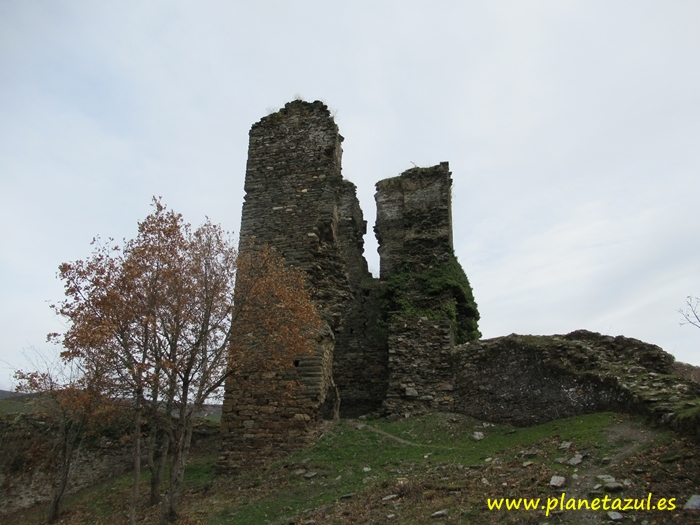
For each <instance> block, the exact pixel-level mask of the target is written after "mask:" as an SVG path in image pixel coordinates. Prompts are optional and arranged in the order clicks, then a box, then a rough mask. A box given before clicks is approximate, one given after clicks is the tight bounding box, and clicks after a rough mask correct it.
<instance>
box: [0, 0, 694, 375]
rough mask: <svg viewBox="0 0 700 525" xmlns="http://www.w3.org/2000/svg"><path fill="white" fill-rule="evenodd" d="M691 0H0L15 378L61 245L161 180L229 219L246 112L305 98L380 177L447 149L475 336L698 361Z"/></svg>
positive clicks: (7, 320)
mask: <svg viewBox="0 0 700 525" xmlns="http://www.w3.org/2000/svg"><path fill="white" fill-rule="evenodd" d="M699 27H700V3H698V2H696V1H688V2H683V1H674V2H666V1H658V2H644V1H639V0H634V1H617V2H609V1H601V2H596V1H592V0H585V1H581V2H575V1H553V2H546V1H537V2H515V1H513V2H498V1H489V2H481V1H479V2H466V1H465V2H456V1H453V2H447V1H443V2H440V1H437V2H436V1H434V0H433V1H425V2H412V1H407V0H402V1H392V2H390V1H384V2H382V1H377V0H372V1H369V2H361V1H353V2H345V3H344V4H343V5H341V3H340V2H328V1H319V2H310V1H309V2H302V1H290V0H285V1H280V2H268V1H257V2H233V1H205V0H203V1H198V2H184V1H167V2H166V1H146V2H144V1H125V0H120V1H112V2H106V1H105V2H88V1H86V2H80V1H69V2H62V1H48V0H47V1H43V2H41V1H31V0H2V1H0V388H4V389H7V388H9V387H10V377H11V375H12V370H13V369H14V368H27V366H28V365H27V363H26V361H25V360H24V357H23V356H22V352H23V351H25V352H26V351H29V352H30V353H31V352H32V349H36V350H38V351H39V352H48V351H50V346H49V345H47V343H46V342H45V336H46V334H47V333H48V332H53V331H62V330H64V329H65V327H64V326H63V325H62V324H61V322H60V320H59V319H57V318H55V316H54V314H53V313H52V312H51V310H50V309H49V307H48V302H51V301H58V300H60V299H61V298H62V297H63V289H62V286H61V283H60V282H59V281H58V280H57V279H56V271H57V267H58V265H59V264H60V263H61V262H65V261H73V260H76V259H80V258H85V257H86V256H88V255H89V253H90V250H91V247H90V241H91V240H92V238H93V237H94V236H95V235H98V234H99V235H101V236H102V237H109V236H111V237H114V238H117V239H121V238H124V237H127V238H131V237H133V236H135V234H136V224H137V221H139V220H142V219H143V218H144V217H145V216H146V215H147V214H148V213H149V212H150V208H149V203H150V201H151V197H152V196H153V195H159V196H162V197H163V201H164V202H165V203H166V204H167V205H168V206H169V207H171V208H173V209H175V210H176V211H178V212H181V213H182V214H183V215H184V217H185V220H186V221H188V222H190V223H192V224H193V225H195V226H196V225H199V224H200V223H201V222H202V221H203V220H204V218H205V216H209V217H210V218H211V219H212V221H214V222H217V223H221V224H222V225H223V226H224V227H225V228H226V229H228V230H233V231H238V228H239V226H240V213H241V205H242V200H243V180H244V175H245V165H246V152H247V147H248V130H249V129H250V126H251V125H252V124H253V123H255V122H256V121H258V120H259V119H260V118H262V117H263V116H265V115H266V114H267V113H268V112H269V111H270V110H271V109H273V108H274V109H277V108H279V107H281V106H283V105H284V104H285V103H286V102H288V101H290V100H292V99H293V98H295V96H297V95H298V96H301V97H303V98H304V99H305V100H308V101H313V100H316V99H322V100H324V101H325V102H326V103H327V104H328V105H329V107H330V108H332V109H333V110H334V111H335V112H336V122H337V123H338V125H339V127H340V132H341V133H342V135H343V136H344V137H345V142H344V143H343V148H344V156H343V173H344V176H345V178H347V179H349V180H351V181H352V182H354V183H355V184H356V185H357V187H358V195H359V198H360V201H361V204H362V208H363V210H364V213H365V218H366V219H367V221H368V224H369V228H368V230H369V233H368V235H367V237H366V244H365V253H366V257H367V259H368V261H369V264H370V268H371V269H373V270H374V271H375V273H376V272H377V270H378V256H377V253H376V241H375V240H374V237H373V234H372V229H371V226H372V225H373V224H374V218H375V204H374V184H375V182H377V181H378V180H380V179H383V178H386V177H392V176H395V175H398V174H399V173H401V172H402V171H404V170H406V169H408V168H411V167H412V166H413V163H415V164H417V165H419V166H431V165H434V164H437V163H439V162H441V161H449V162H450V167H451V170H452V173H453V175H452V176H453V179H454V185H453V219H454V239H455V249H456V252H457V256H458V258H459V260H460V262H461V263H462V265H463V266H464V269H465V271H466V273H467V275H468V277H469V279H470V281H471V284H472V287H473V289H474V295H475V297H476V300H477V303H478V305H479V310H480V312H481V323H480V327H481V331H482V332H483V335H484V337H495V336H499V335H506V334H510V333H513V332H516V333H523V334H552V333H567V332H569V331H572V330H576V329H579V328H586V329H589V330H594V331H597V332H601V333H604V334H609V335H625V336H629V337H635V338H638V339H642V340H644V341H647V342H650V343H655V344H658V345H660V346H661V347H663V348H664V349H665V350H667V351H669V352H671V353H672V354H674V355H675V356H676V357H677V358H678V359H679V360H681V361H685V362H690V363H694V364H696V365H700V330H698V329H697V328H694V327H691V326H679V322H680V321H681V317H680V315H679V314H678V311H677V310H678V309H679V308H682V307H683V306H684V303H685V297H686V296H687V295H690V294H697V295H700V216H699V212H698V204H699V197H700V176H699V175H700V31H699V30H698V28H699Z"/></svg>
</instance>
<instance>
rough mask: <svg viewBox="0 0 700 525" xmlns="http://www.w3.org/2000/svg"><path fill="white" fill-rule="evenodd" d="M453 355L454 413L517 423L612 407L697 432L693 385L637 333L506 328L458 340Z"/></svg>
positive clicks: (698, 407)
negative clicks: (541, 332)
mask: <svg viewBox="0 0 700 525" xmlns="http://www.w3.org/2000/svg"><path fill="white" fill-rule="evenodd" d="M454 357H455V359H456V363H457V365H456V367H455V375H454V384H455V391H454V397H455V404H454V410H455V411H456V412H460V413H463V414H467V415H471V416H474V417H477V418H480V419H485V420H490V421H497V422H504V423H511V424H514V425H521V426H525V425H535V424H539V423H543V422H546V421H550V420H552V419H558V418H562V417H568V416H574V415H577V414H586V413H592V412H599V411H606V410H613V411H620V412H627V413H636V414H644V415H647V416H649V417H650V418H651V419H653V420H655V421H658V422H659V423H662V424H665V425H668V426H671V427H672V428H676V429H678V430H681V431H683V432H684V433H686V434H690V435H694V437H696V438H700V433H699V431H700V385H698V384H697V383H694V382H692V381H688V380H685V379H683V378H681V377H679V376H678V375H676V374H675V373H674V365H673V356H671V355H670V354H668V353H666V352H664V351H663V350H662V349H661V348H659V347H658V346H655V345H651V344H648V343H644V342H642V341H639V340H637V339H632V338H627V337H622V336H618V337H610V336H603V335H600V334H597V333H594V332H588V331H586V330H579V331H576V332H572V333H570V334H567V335H563V336H521V335H515V334H513V335H509V336H507V337H498V338H495V339H487V340H482V341H476V342H472V343H467V344H464V345H461V346H458V347H456V348H455V350H454Z"/></svg>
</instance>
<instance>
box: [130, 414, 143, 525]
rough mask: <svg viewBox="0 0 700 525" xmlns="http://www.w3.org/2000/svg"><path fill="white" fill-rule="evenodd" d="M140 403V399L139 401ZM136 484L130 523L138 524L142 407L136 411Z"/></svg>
mask: <svg viewBox="0 0 700 525" xmlns="http://www.w3.org/2000/svg"><path fill="white" fill-rule="evenodd" d="M137 403H138V401H137ZM133 440H134V484H133V488H132V491H131V505H130V508H129V525H136V505H137V503H138V501H139V484H140V483H141V408H140V407H139V408H137V409H136V410H135V411H134V436H133Z"/></svg>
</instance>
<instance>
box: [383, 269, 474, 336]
mask: <svg viewBox="0 0 700 525" xmlns="http://www.w3.org/2000/svg"><path fill="white" fill-rule="evenodd" d="M382 306H383V310H384V311H385V312H387V313H388V317H389V319H391V318H392V317H394V316H397V315H408V316H415V317H427V318H429V319H448V320H450V321H451V322H452V329H453V331H454V336H455V342H456V343H457V344H461V343H466V342H467V341H474V340H476V339H479V338H480V337H481V332H480V331H479V324H478V321H479V310H478V308H477V305H476V301H474V294H473V293H472V287H471V285H470V284H469V280H468V279H467V276H466V274H465V273H464V270H463V269H462V266H461V265H460V264H459V261H457V258H456V257H454V256H452V257H450V259H449V260H448V261H447V262H445V263H443V264H441V265H439V266H434V267H432V268H429V269H427V270H425V271H423V272H421V273H418V274H416V273H414V272H413V271H412V270H411V269H410V266H409V264H408V263H406V262H404V263H402V264H401V265H400V267H399V269H398V271H396V272H395V273H393V274H392V275H391V276H390V277H389V278H388V279H387V281H386V285H385V288H384V298H383V305H382Z"/></svg>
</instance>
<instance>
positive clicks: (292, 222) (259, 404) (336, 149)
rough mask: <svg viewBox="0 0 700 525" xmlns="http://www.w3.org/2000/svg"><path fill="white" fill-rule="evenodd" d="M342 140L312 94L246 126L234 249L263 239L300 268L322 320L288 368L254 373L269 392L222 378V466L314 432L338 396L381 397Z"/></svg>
mask: <svg viewBox="0 0 700 525" xmlns="http://www.w3.org/2000/svg"><path fill="white" fill-rule="evenodd" d="M342 141H343V137H342V136H341V135H340V133H339V132H338V127H337V126H336V124H335V122H334V121H333V118H332V117H331V115H330V112H329V111H328V108H327V107H326V105H325V104H323V103H321V102H319V101H316V102H313V103H309V102H304V101H299V100H298V101H294V102H290V103H288V104H286V105H285V107H284V108H283V109H281V110H280V111H279V112H277V113H274V114H271V115H268V116H267V117H264V118H263V119H261V120H260V121H259V122H257V123H256V124H254V125H253V126H252V128H251V130H250V144H249V151H248V164H247V168H246V179H245V190H246V196H245V201H244V204H243V216H242V220H241V245H240V252H241V253H242V254H245V253H246V252H247V251H249V250H254V249H256V246H262V245H270V246H273V247H274V248H275V249H276V250H277V251H278V252H279V253H280V254H281V255H282V256H283V257H284V258H285V261H286V262H287V264H289V265H292V266H295V267H296V268H298V269H300V270H302V271H304V272H305V273H306V275H307V281H308V285H309V287H310V291H311V297H312V300H313V301H314V303H315V305H316V308H317V309H318V312H319V315H320V316H321V318H322V320H323V322H324V328H323V330H322V334H320V337H319V344H318V347H317V350H316V352H315V354H314V355H313V356H308V357H303V358H300V359H299V360H298V362H297V366H296V367H295V368H294V369H292V370H284V371H279V373H278V374H275V375H272V376H270V377H260V378H255V379H257V380H259V381H264V382H265V384H266V389H268V394H265V393H264V392H259V391H250V390H246V389H245V388H244V387H243V386H242V385H241V384H237V383H236V381H235V379H234V378H232V379H231V380H230V381H229V382H228V383H227V384H226V386H225V395H224V407H223V414H222V453H221V456H220V458H219V468H220V469H221V470H236V469H238V468H240V466H241V465H242V464H243V463H244V462H245V461H247V460H248V459H249V458H250V456H251V452H252V451H255V454H254V455H255V456H256V457H258V458H260V459H261V460H264V459H265V458H269V457H274V456H276V455H278V454H280V453H286V452H288V451H289V450H291V449H293V448H294V447H297V446H300V445H302V444H303V443H305V442H308V440H310V439H313V437H314V436H315V434H316V430H317V428H318V422H319V420H320V418H321V417H322V416H323V415H324V414H325V415H326V416H328V415H331V414H332V413H333V408H334V405H335V404H336V401H337V400H338V397H339V396H340V398H341V399H342V402H341V405H340V406H341V410H344V411H346V412H349V413H353V407H354V406H355V405H356V404H359V405H360V406H359V410H365V409H367V408H368V407H372V406H377V405H378V404H379V403H381V398H380V397H379V396H381V395H382V389H383V388H384V390H385V387H384V386H383V385H384V384H385V382H386V381H385V377H384V376H385V375H386V365H385V363H384V361H383V357H382V351H383V350H384V345H383V343H382V341H381V339H378V338H376V337H372V336H366V335H365V334H367V333H369V332H368V327H371V326H373V323H374V319H370V318H368V312H373V311H375V310H376V307H375V306H374V304H373V303H372V300H374V299H376V297H377V295H376V294H372V293H371V289H372V287H371V281H372V277H371V274H370V273H369V272H368V270H367V263H366V261H365V259H364V256H363V243H364V240H363V235H364V234H365V232H366V228H367V226H366V222H365V221H364V219H363V216H362V211H361V209H360V206H359V202H358V201H357V197H356V194H355V185H354V184H352V183H351V182H349V181H347V180H344V179H343V177H342V175H341V158H342V148H341V143H342ZM366 281H367V282H366ZM368 290H369V292H368ZM348 367H351V368H352V371H351V372H349V373H348V374H347V380H346V381H341V384H340V385H339V386H338V385H336V383H335V381H334V370H335V374H336V375H337V374H338V373H339V372H338V371H339V370H344V369H346V368H348ZM343 375H345V374H343ZM290 382H293V383H298V387H299V388H298V390H297V393H296V394H295V395H293V396H289V395H287V396H285V395H282V393H283V392H282V390H281V389H284V388H286V386H284V385H287V384H288V383H290ZM363 387H367V388H363ZM276 391H277V392H278V393H279V394H280V395H275V394H274V392H276ZM373 396H377V398H376V399H375V398H374V397H373ZM356 408H357V407H356ZM356 411H357V410H355V412H356Z"/></svg>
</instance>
